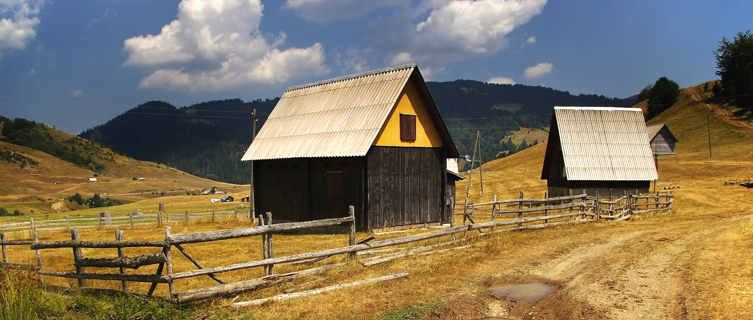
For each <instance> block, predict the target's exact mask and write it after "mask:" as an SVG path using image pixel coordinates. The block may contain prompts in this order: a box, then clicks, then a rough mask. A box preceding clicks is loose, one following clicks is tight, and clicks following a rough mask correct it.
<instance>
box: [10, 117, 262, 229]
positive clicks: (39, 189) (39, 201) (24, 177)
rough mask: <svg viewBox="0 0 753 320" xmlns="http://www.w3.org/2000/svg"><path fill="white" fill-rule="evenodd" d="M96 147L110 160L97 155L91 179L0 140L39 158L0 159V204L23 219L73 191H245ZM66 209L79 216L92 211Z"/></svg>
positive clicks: (145, 195) (136, 194)
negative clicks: (24, 161) (25, 161)
mask: <svg viewBox="0 0 753 320" xmlns="http://www.w3.org/2000/svg"><path fill="white" fill-rule="evenodd" d="M50 132H51V134H53V135H56V137H57V139H59V140H66V139H70V138H71V137H72V136H71V135H69V134H67V133H65V132H61V131H57V130H54V129H50ZM95 148H96V149H97V150H98V151H97V152H98V153H99V154H106V155H112V160H111V161H110V160H102V163H103V164H104V166H105V169H104V170H103V171H102V172H101V173H100V174H99V176H98V177H96V178H97V182H96V183H91V182H88V178H90V177H93V176H94V172H93V171H91V170H88V169H85V168H82V167H79V166H76V165H74V164H71V163H70V162H67V161H63V160H61V159H59V158H56V157H54V156H51V155H49V154H47V153H44V152H41V151H38V150H35V149H31V148H28V147H24V146H19V145H15V144H10V143H7V142H3V141H0V150H8V151H13V152H17V153H20V154H22V155H24V156H25V157H27V158H30V159H32V160H34V161H36V162H37V163H38V165H36V166H26V167H25V168H21V166H19V165H18V164H15V163H9V162H5V161H0V178H2V183H0V207H3V208H6V209H7V210H9V211H13V210H20V211H21V212H23V213H24V214H26V215H27V217H26V218H27V219H28V216H29V215H31V216H39V218H42V219H44V218H46V215H47V214H54V213H58V212H62V211H67V210H54V209H53V208H52V207H53V204H55V203H56V202H59V201H61V200H62V199H64V198H66V197H69V196H71V195H73V194H74V193H80V194H81V195H83V196H86V197H90V196H92V195H93V194H95V193H98V194H100V195H103V196H106V197H110V198H114V199H118V200H123V201H127V202H131V201H139V200H148V199H150V200H153V198H154V197H157V196H159V195H160V193H161V192H164V193H165V194H166V195H181V194H182V195H185V194H186V191H201V190H203V189H208V188H210V187H212V186H217V187H218V188H219V189H221V190H224V191H229V192H240V191H245V190H246V187H242V186H239V185H233V184H227V183H221V182H216V181H212V180H208V179H204V178H199V177H197V176H194V175H191V174H188V173H186V172H183V171H180V170H176V169H174V168H171V167H168V166H166V165H163V164H158V163H153V162H147V161H139V160H135V159H132V158H129V157H125V156H122V155H118V154H116V153H113V152H112V151H111V150H109V149H108V148H104V147H100V146H97V147H95ZM134 177H135V178H139V177H142V178H144V180H143V181H138V180H134V179H133V178H134ZM246 195H247V194H246ZM152 202H155V201H154V200H153V201H152ZM149 203H151V202H145V203H140V204H136V205H134V206H136V207H138V206H141V207H146V206H147V204H149ZM155 207H156V204H155ZM32 211H33V213H32ZM71 214H72V215H74V216H78V215H82V214H83V215H87V214H91V213H87V212H72V213H71ZM58 216H59V215H58Z"/></svg>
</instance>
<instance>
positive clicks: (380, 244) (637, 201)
mask: <svg viewBox="0 0 753 320" xmlns="http://www.w3.org/2000/svg"><path fill="white" fill-rule="evenodd" d="M495 198H496V197H495ZM672 198H673V196H672V194H671V193H666V194H655V195H638V196H628V197H623V198H618V199H612V200H603V199H597V198H592V197H589V196H587V195H585V194H582V195H576V196H567V197H553V198H546V197H545V198H543V199H525V198H524V197H523V193H522V192H521V197H520V198H519V199H513V200H500V201H496V200H495V201H491V202H485V203H473V204H470V205H468V206H467V207H466V208H465V210H464V213H463V217H464V225H462V226H450V227H446V228H443V229H440V230H436V231H433V232H426V233H421V234H417V235H410V236H404V237H397V238H388V239H383V240H376V239H375V237H374V236H370V237H368V238H366V239H363V240H361V241H357V239H356V221H355V217H354V212H355V210H354V207H353V206H349V208H348V215H347V216H345V217H343V218H333V219H321V220H312V221H305V222H289V223H278V224H272V214H271V213H269V212H267V213H266V214H265V215H260V216H259V224H258V226H253V227H248V228H239V229H223V230H216V231H206V232H196V233H186V234H172V233H171V231H170V230H171V229H170V227H166V228H165V236H164V240H161V241H124V240H123V233H122V231H120V230H115V240H114V241H104V242H103V241H100V242H87V241H82V240H81V239H80V236H79V233H78V230H77V229H76V228H72V229H71V240H67V241H55V242H39V241H38V237H37V230H36V229H34V227H35V226H34V224H33V223H32V228H33V234H34V237H33V240H31V241H17V240H5V236H4V234H2V233H0V243H1V244H2V251H3V265H4V266H6V267H11V268H23V269H30V270H33V271H35V272H37V273H38V274H39V275H40V282H41V281H42V277H41V276H47V277H61V278H72V279H77V282H78V286H79V287H81V288H85V287H87V283H86V280H90V279H96V280H111V281H119V282H120V283H121V287H122V290H123V291H129V289H128V282H145V283H150V286H149V289H148V291H147V292H146V295H147V296H152V295H153V294H154V291H155V288H156V287H157V285H159V284H167V286H168V292H169V297H168V299H169V300H171V301H174V302H178V303H183V302H191V301H196V300H201V299H207V298H212V297H217V296H227V295H233V294H238V293H241V292H245V291H251V290H256V289H260V288H264V287H268V286H271V285H275V284H279V283H281V282H284V281H290V280H292V279H295V278H298V277H304V276H309V275H313V274H318V273H322V272H324V271H326V270H330V269H332V268H335V267H339V266H343V265H345V263H346V262H341V263H334V264H328V265H324V266H319V267H314V268H308V269H303V270H299V271H294V272H288V273H283V274H276V273H275V272H274V267H275V265H279V264H288V263H301V262H304V263H308V264H311V263H314V262H317V261H321V260H323V259H325V258H327V257H332V256H336V255H347V257H348V259H347V260H348V261H350V262H351V263H354V262H358V263H360V264H362V265H364V266H371V265H375V264H378V263H383V262H386V261H391V260H393V259H396V258H400V257H405V256H409V255H417V254H422V255H423V254H430V253H432V252H438V251H442V250H450V249H438V250H434V251H430V249H436V248H438V247H441V246H446V245H449V244H452V243H456V242H458V241H460V240H454V237H455V235H456V234H458V233H467V232H469V231H473V230H478V231H479V232H480V233H482V234H493V233H497V232H506V231H514V230H525V229H540V228H546V227H551V226H556V225H563V224H572V223H586V222H593V221H598V220H600V219H612V220H624V219H623V217H624V216H626V215H632V214H637V213H642V212H649V211H657V210H669V209H671V205H672ZM485 213H488V214H489V216H490V221H485V222H475V221H474V219H476V218H477V216H478V215H482V214H485ZM465 221H470V224H465ZM338 225H347V226H349V232H348V234H349V237H348V243H347V245H346V246H342V247H336V248H330V249H324V250H318V251H311V252H303V253H298V254H291V255H285V256H275V255H274V245H273V235H274V234H278V233H280V232H288V231H293V230H302V229H311V228H318V227H329V226H338ZM256 235H261V236H262V238H261V239H262V248H263V250H262V257H261V259H258V260H252V261H247V262H240V263H233V264H229V265H224V266H216V267H210V268H207V267H204V266H203V265H202V264H201V262H199V261H198V260H197V259H196V258H195V257H193V256H192V255H191V254H190V253H189V252H188V251H187V250H186V248H184V247H183V245H185V244H192V243H202V242H203V243H206V242H213V241H221V240H227V239H237V238H245V237H251V236H256ZM443 236H452V237H453V240H450V241H446V242H443V243H440V244H435V245H428V246H423V247H418V248H415V247H414V248H407V247H403V248H394V249H380V248H385V247H391V246H398V245H403V244H408V243H414V242H418V241H424V240H429V239H435V238H439V237H443ZM12 245H24V246H29V248H30V249H31V250H34V251H35V255H36V264H35V265H23V264H18V263H10V262H8V259H7V256H6V250H5V248H6V246H12ZM54 248H70V249H71V251H70V252H72V254H73V261H74V263H73V264H74V267H75V272H58V271H51V270H47V269H44V268H43V266H42V260H41V252H40V251H41V250H45V249H54ZM82 248H112V249H116V250H117V258H96V257H84V256H83V255H82V251H81V249H82ZM123 248H152V249H153V250H154V252H152V253H149V254H144V255H140V256H132V257H128V256H125V255H124V254H123ZM175 250H177V252H176V251H175ZM396 251H397V252H396ZM174 254H181V255H183V256H184V257H185V258H186V259H188V260H189V261H190V262H191V263H192V264H193V265H194V266H195V267H196V269H193V270H187V271H181V272H174V270H173V256H174ZM366 254H371V255H376V256H374V257H369V258H363V259H359V258H358V255H366ZM379 254H383V255H379ZM146 265H157V268H156V272H155V273H154V274H128V273H127V272H126V269H128V268H138V267H141V266H146ZM257 267H261V268H263V270H264V276H263V277H260V278H255V279H249V280H241V281H236V282H226V281H224V280H222V279H221V278H220V277H219V275H220V274H222V273H225V272H230V271H236V270H245V269H249V268H257ZM91 268H109V269H113V268H115V269H117V270H118V271H117V273H114V272H110V273H101V272H87V269H91ZM204 276H205V277H209V278H211V279H212V280H213V281H215V282H217V283H218V284H217V285H215V286H210V287H201V288H194V289H190V290H186V291H182V292H177V291H176V290H175V288H174V283H175V282H176V281H180V280H182V279H188V278H194V277H204Z"/></svg>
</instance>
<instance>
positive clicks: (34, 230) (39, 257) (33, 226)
mask: <svg viewBox="0 0 753 320" xmlns="http://www.w3.org/2000/svg"><path fill="white" fill-rule="evenodd" d="M31 232H32V233H33V234H34V243H38V242H39V233H37V225H36V224H35V223H34V218H31ZM34 255H36V257H37V271H41V270H42V254H41V253H40V252H39V249H37V250H34ZM39 285H40V286H43V285H44V282H43V281H42V275H41V274H40V275H39Z"/></svg>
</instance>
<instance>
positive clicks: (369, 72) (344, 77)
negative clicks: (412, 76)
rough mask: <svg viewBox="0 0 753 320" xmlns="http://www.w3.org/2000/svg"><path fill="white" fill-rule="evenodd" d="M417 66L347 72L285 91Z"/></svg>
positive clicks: (409, 64) (397, 66)
mask: <svg viewBox="0 0 753 320" xmlns="http://www.w3.org/2000/svg"><path fill="white" fill-rule="evenodd" d="M415 67H417V65H416V64H415V63H408V64H399V65H395V66H391V67H385V68H379V69H374V70H369V71H364V72H358V73H351V74H346V75H343V76H339V77H335V78H331V79H326V80H318V81H313V82H308V83H304V84H300V85H296V86H292V87H288V88H287V89H285V91H284V92H288V91H292V90H298V89H304V88H310V87H316V86H320V85H324V84H329V83H334V82H338V81H345V80H351V79H357V78H363V77H367V76H372V75H375V74H380V73H385V72H391V71H397V70H402V69H408V68H415Z"/></svg>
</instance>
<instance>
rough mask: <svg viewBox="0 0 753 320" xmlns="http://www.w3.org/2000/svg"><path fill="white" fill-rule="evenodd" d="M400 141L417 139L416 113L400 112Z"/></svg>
mask: <svg viewBox="0 0 753 320" xmlns="http://www.w3.org/2000/svg"><path fill="white" fill-rule="evenodd" d="M400 141H406V142H414V141H416V115H415V114H400Z"/></svg>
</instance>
